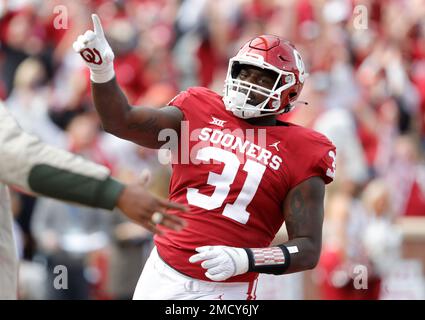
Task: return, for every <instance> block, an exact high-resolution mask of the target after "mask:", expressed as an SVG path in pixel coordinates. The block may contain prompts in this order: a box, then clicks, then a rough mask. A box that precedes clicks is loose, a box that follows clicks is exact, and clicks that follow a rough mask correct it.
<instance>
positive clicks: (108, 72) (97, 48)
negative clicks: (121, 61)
mask: <svg viewBox="0 0 425 320" xmlns="http://www.w3.org/2000/svg"><path fill="white" fill-rule="evenodd" d="M91 17H92V20H93V27H94V32H93V31H92V30H87V31H86V32H85V33H84V35H80V36H78V38H77V41H75V42H74V43H73V45H72V47H73V48H74V50H75V52H77V53H79V54H80V55H81V57H82V58H83V59H84V61H85V63H86V65H87V66H88V67H89V68H90V79H91V80H92V81H93V82H97V83H103V82H108V81H109V80H111V79H112V78H113V77H114V75H115V72H114V64H113V61H114V53H113V52H112V49H111V47H110V46H109V43H108V41H106V38H105V34H104V33H103V29H102V24H101V23H100V19H99V17H98V16H97V15H96V14H92V16H91Z"/></svg>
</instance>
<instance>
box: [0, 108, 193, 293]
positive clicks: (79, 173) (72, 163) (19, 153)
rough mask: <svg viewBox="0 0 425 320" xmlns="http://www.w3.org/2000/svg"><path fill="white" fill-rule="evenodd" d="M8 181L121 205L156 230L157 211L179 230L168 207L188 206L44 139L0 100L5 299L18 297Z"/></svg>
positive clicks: (0, 247)
mask: <svg viewBox="0 0 425 320" xmlns="http://www.w3.org/2000/svg"><path fill="white" fill-rule="evenodd" d="M146 178H147V176H146V174H145V175H144V177H143V180H144V181H146ZM144 181H141V182H144ZM3 183H6V184H10V185H17V186H19V187H21V188H23V189H25V190H28V191H32V192H35V193H38V194H41V195H44V196H47V197H52V198H56V199H60V200H65V201H72V202H76V203H80V204H84V205H87V206H91V207H96V208H103V209H109V210H112V209H113V208H115V207H117V208H119V209H120V210H121V211H122V212H123V213H124V214H125V215H126V216H127V217H129V218H130V219H131V220H133V221H135V222H137V223H139V224H141V225H142V226H144V227H145V228H148V229H149V230H151V231H152V232H160V230H158V229H157V227H158V226H155V225H154V224H153V223H152V221H151V220H152V218H153V219H154V220H155V217H157V216H161V220H162V221H161V225H162V226H166V227H168V228H170V229H173V230H175V231H178V230H180V229H181V228H182V226H183V225H184V221H182V220H181V219H180V218H178V217H176V216H170V215H168V214H166V212H165V211H166V209H168V208H174V209H181V210H184V209H185V207H183V206H181V205H179V204H174V203H171V202H169V201H165V200H162V199H158V198H156V197H155V196H153V195H152V194H150V193H149V192H148V191H147V190H146V189H145V188H144V187H143V185H142V183H134V184H130V185H124V184H122V183H120V182H119V181H117V180H115V179H113V178H111V177H110V173H109V170H108V169H107V168H106V167H103V166H100V165H97V164H95V163H93V162H91V161H88V160H85V159H83V158H82V157H80V156H77V155H74V154H71V153H69V152H66V151H64V150H59V149H57V148H53V147H51V146H48V145H46V144H44V143H42V142H41V141H40V140H38V139H37V138H36V137H34V136H31V135H29V134H27V133H25V132H23V131H22V129H21V128H20V127H19V126H18V124H17V122H16V121H15V119H13V117H12V116H11V115H10V113H9V112H8V111H7V109H6V108H5V107H4V105H3V104H2V103H1V101H0V299H16V298H17V280H18V259H17V257H16V249H15V243H14V240H13V233H12V230H13V228H12V213H11V212H10V204H9V194H8V190H7V188H6V186H5V185H4V184H3Z"/></svg>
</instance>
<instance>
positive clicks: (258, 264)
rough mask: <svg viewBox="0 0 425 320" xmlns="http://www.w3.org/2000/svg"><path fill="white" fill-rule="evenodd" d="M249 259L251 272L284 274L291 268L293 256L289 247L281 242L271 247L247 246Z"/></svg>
mask: <svg viewBox="0 0 425 320" xmlns="http://www.w3.org/2000/svg"><path fill="white" fill-rule="evenodd" d="M245 251H246V253H247V255H248V261H249V269H248V271H249V272H258V273H268V274H275V275H279V274H283V273H285V271H286V270H287V269H288V268H289V265H290V263H291V256H290V254H289V251H288V248H286V246H285V245H283V244H281V245H279V246H276V247H270V248H256V249H250V248H245Z"/></svg>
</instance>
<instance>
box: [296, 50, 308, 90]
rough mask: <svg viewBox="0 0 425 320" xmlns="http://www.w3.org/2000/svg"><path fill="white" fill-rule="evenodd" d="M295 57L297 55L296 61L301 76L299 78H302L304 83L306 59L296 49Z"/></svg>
mask: <svg viewBox="0 0 425 320" xmlns="http://www.w3.org/2000/svg"><path fill="white" fill-rule="evenodd" d="M294 57H295V63H296V65H297V68H298V71H299V76H298V78H299V79H300V82H301V83H304V81H305V78H306V72H305V66H304V61H303V59H302V58H301V55H300V53H299V52H298V51H297V50H295V49H294Z"/></svg>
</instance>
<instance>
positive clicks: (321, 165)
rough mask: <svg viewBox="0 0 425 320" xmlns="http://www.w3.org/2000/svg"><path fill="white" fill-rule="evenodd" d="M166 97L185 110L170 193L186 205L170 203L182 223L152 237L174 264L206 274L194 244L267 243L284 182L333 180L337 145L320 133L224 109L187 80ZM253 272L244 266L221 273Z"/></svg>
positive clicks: (245, 277)
mask: <svg viewBox="0 0 425 320" xmlns="http://www.w3.org/2000/svg"><path fill="white" fill-rule="evenodd" d="M169 105H172V106H175V107H178V108H179V109H180V110H181V111H182V112H183V114H184V121H183V122H182V129H181V136H180V140H179V150H178V152H175V154H174V155H173V156H174V158H173V174H172V177H171V184H170V200H171V201H176V202H179V203H183V204H186V205H187V206H188V207H189V208H190V210H189V212H186V213H181V212H176V211H173V210H170V212H171V213H173V212H174V213H175V214H177V215H179V216H181V217H182V218H184V219H185V220H186V222H187V226H186V227H185V228H184V229H183V230H182V231H180V232H174V231H167V232H166V233H165V234H164V235H162V236H159V235H156V236H155V238H154V239H155V244H156V246H157V249H158V253H159V255H160V256H161V258H162V259H163V260H164V261H165V262H166V263H168V264H169V265H170V266H171V267H173V268H175V269H176V270H177V271H179V272H181V273H183V274H186V275H188V276H190V277H193V278H197V279H201V280H205V281H211V280H210V279H208V278H207V277H206V276H205V275H204V273H205V270H204V269H203V268H202V267H201V266H200V264H192V263H190V262H189V257H190V256H192V255H193V254H195V253H196V252H195V248H197V247H200V246H205V245H225V246H232V247H240V248H262V247H268V246H269V245H270V243H271V242H272V240H273V238H274V236H275V234H276V233H277V231H278V230H279V228H280V227H281V225H282V223H283V221H284V215H283V211H282V208H283V202H284V200H285V197H286V195H287V193H288V192H289V190H290V189H291V188H293V187H294V186H296V185H297V184H299V183H301V182H302V181H304V180H306V179H308V178H310V177H313V176H319V177H321V178H322V179H323V180H324V181H325V183H329V182H331V181H332V179H333V176H334V170H335V147H334V146H333V145H332V143H331V142H330V141H329V140H328V139H327V138H326V137H325V136H323V135H321V134H319V133H317V132H315V131H313V130H310V129H307V128H304V127H301V126H297V125H294V124H290V123H283V122H278V125H277V126H255V125H251V124H249V123H248V122H247V121H246V120H243V119H240V118H238V117H236V116H234V115H233V114H232V113H231V112H229V111H227V110H226V109H225V106H224V103H223V102H222V98H221V96H219V95H218V94H217V93H215V92H213V91H210V90H208V89H206V88H190V89H188V90H187V91H184V92H182V93H180V94H179V95H178V96H177V97H176V98H174V99H173V100H172V101H171V102H170V104H169ZM177 159H178V161H177ZM257 276H258V274H257V273H252V272H249V273H245V274H242V275H238V276H235V277H232V278H230V279H228V280H226V281H228V282H245V281H252V280H254V279H255V278H256V277H257Z"/></svg>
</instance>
